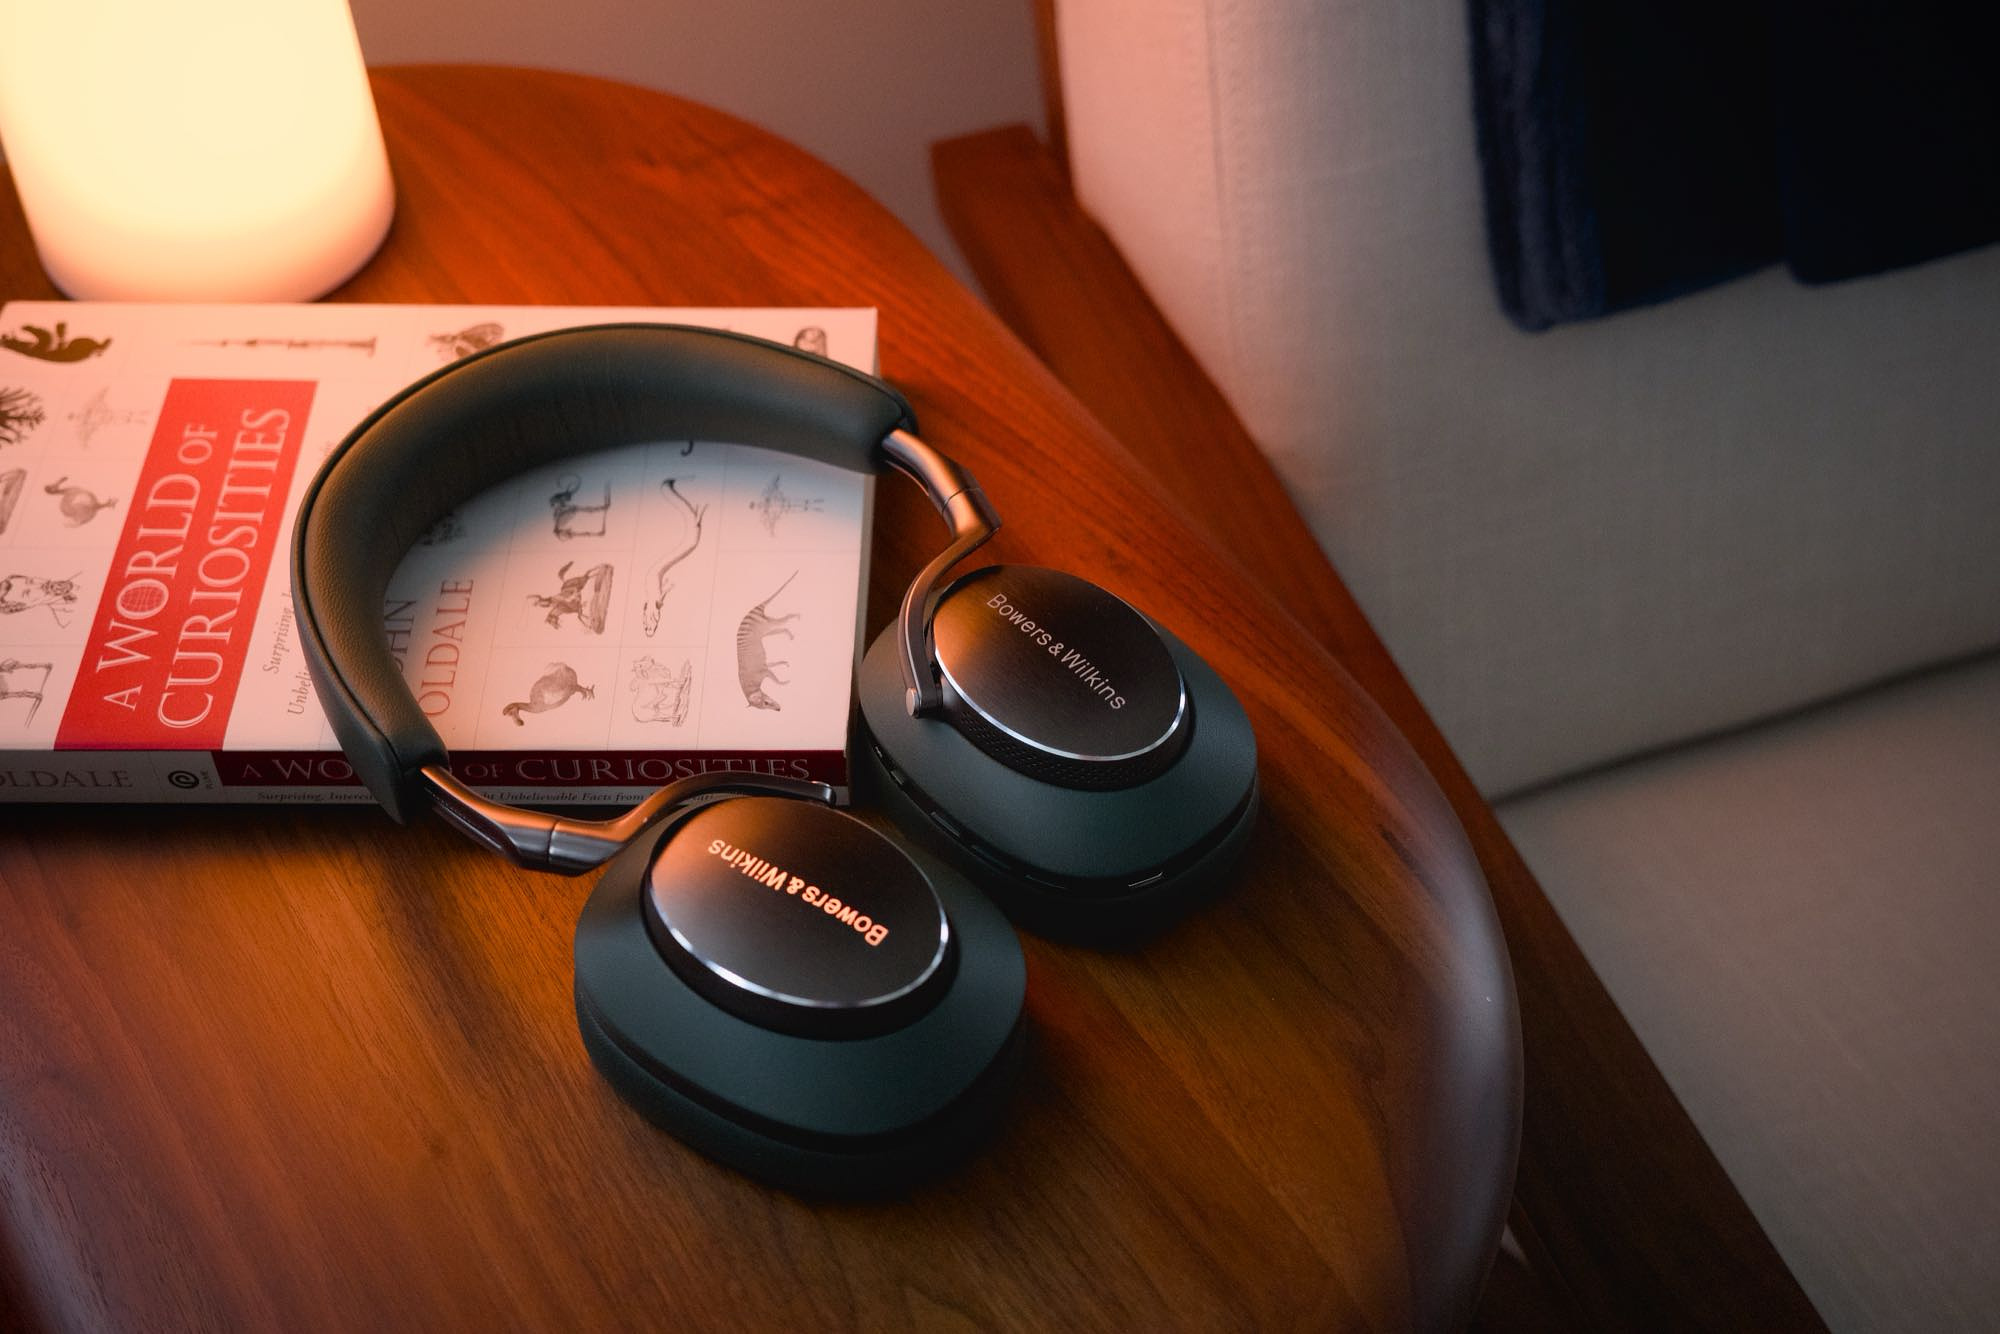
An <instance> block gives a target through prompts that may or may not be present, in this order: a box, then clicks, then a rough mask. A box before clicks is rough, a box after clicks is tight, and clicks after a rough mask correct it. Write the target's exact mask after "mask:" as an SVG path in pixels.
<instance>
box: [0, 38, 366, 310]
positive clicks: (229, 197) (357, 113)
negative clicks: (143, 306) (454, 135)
mask: <svg viewBox="0 0 2000 1334" xmlns="http://www.w3.org/2000/svg"><path fill="white" fill-rule="evenodd" d="M0 144H4V146H5V150H6V154H7V162H8V165H9V167H10V168H11V169H12V171H13V174H14V182H15V185H16V187H17V188H18V189H19V191H20V195H21V204H22V208H23V211H24V212H25V213H26V214H27V219H28V226H29V228H30V230H31V231H32V232H33V233H34V237H35V248H36V250H37V251H38V252H39V254H40V256H41V260H42V266H43V267H44V268H45V269H47V270H48V273H49V276H50V277H51V278H52V279H54V280H55V283H56V285H57V286H58V287H60V288H62V289H63V291H65V292H67V293H69V294H70V295H71V296H73V297H79V298H88V299H94V300H122V301H299V300H309V299H311V298H313V297H316V296H320V295H322V294H323V293H325V292H327V291H329V290H331V289H332V288H334V287H336V286H338V285H339V284H340V283H341V282H342V281H344V280H345V279H346V278H348V277H349V276H350V275H351V274H353V272H354V271H355V270H356V269H358V268H360V267H361V265H363V264H364V263H366V262H367V260H368V257H369V256H370V255H372V254H374V252H375V249H376V247H377V246H379V245H380V244H381V242H382V237H383V236H384V235H385V234H386V233H387V231H388V229H389V220H390V217H391V215H392V214H393V212H394V208H395V192H394V187H393V186H392V185H391V183H390V179H389V162H388V157H387V155H386V154H385V153H384V151H383V147H382V130H381V126H380V125H379V124H378V122H377V121H376V118H375V102H374V99H373V97H372V96H371V94H370V92H369V87H368V76H367V72H366V70H365V69H364V68H363V66H362V62H361V48H360V44H359V42H358V41H357V40H356V38H355V35H354V19H353V16H352V15H351V14H350V13H349V12H348V9H347V4H346V0H0Z"/></svg>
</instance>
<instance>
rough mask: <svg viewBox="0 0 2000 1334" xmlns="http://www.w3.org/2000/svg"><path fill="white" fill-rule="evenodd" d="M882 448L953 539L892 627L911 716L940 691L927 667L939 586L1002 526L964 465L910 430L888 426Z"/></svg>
mask: <svg viewBox="0 0 2000 1334" xmlns="http://www.w3.org/2000/svg"><path fill="white" fill-rule="evenodd" d="M882 453H883V456H884V457H886V458H887V459H888V460H889V462H890V464H891V465H892V466H894V467H895V469H896V470H897V471H898V472H900V473H903V474H904V475H905V476H907V477H909V478H911V479H912V480H914V481H915V482H916V483H917V485H918V486H921V487H922V488H923V489H924V494H925V495H927V496H929V497H930V499H931V504H932V505H934V506H936V507H937V511H938V513H939V514H942V515H943V516H944V519H945V522H946V523H948V524H950V525H951V545H950V546H948V547H946V548H945V549H944V550H943V551H941V552H939V553H938V555H937V556H936V557H935V558H934V559H933V560H932V561H931V563H930V564H928V565H926V566H924V568H923V571H922V573H920V574H918V575H917V577H916V579H915V580H913V581H912V582H911V584H910V587H909V589H908V590H907V591H906V592H905V593H904V594H903V605H902V607H901V608H900V610H899V611H898V612H897V616H896V631H897V636H898V638H899V639H900V641H901V645H902V668H903V707H904V708H906V709H908V710H909V711H910V715H911V716H912V717H917V716H920V715H923V714H926V713H934V712H936V711H937V710H938V709H940V708H942V707H943V705H944V692H943V689H942V687H940V686H939V684H938V680H937V676H936V674H935V673H933V672H932V671H931V642H930V635H931V612H932V611H933V610H935V608H936V606H937V599H938V591H939V586H940V585H942V584H943V582H944V576H945V575H946V574H947V573H949V572H950V570H951V567H952V566H954V565H956V564H958V563H959V562H960V561H962V560H964V559H965V557H966V556H967V555H968V554H970V553H971V552H972V551H973V550H974V549H976V548H977V547H979V546H980V545H981V544H982V543H984V542H985V541H986V539H988V538H989V537H992V536H993V534H994V533H996V532H998V531H999V530H1000V516H999V514H998V513H997V512H995V510H994V509H993V506H992V504H991V503H990V502H989V501H988V500H987V499H986V493H985V492H983V491H981V490H980V489H979V483H978V482H977V481H975V480H973V477H972V474H971V473H969V472H967V471H966V470H965V469H964V468H962V467H960V466H959V465H958V464H956V463H954V462H953V461H952V460H950V459H948V458H946V457H945V456H944V455H942V454H940V453H938V452H937V451H936V450H935V449H932V448H931V447H930V446H929V445H927V444H925V443H924V442H923V441H922V440H919V439H918V438H917V437H916V436H914V435H911V434H910V433H909V432H908V431H891V432H890V433H889V435H888V437H887V438H886V439H884V440H883V441H882Z"/></svg>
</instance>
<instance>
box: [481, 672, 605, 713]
mask: <svg viewBox="0 0 2000 1334" xmlns="http://www.w3.org/2000/svg"><path fill="white" fill-rule="evenodd" d="M572 695H581V696H583V697H584V698H585V699H596V698H597V690H596V688H595V687H593V686H587V685H583V684H582V683H580V682H579V681H578V680H577V679H576V669H575V668H574V667H571V666H570V665H569V664H568V663H566V662H552V663H550V664H549V665H548V670H546V671H544V672H543V673H542V674H541V675H540V676H538V677H536V678H535V683H534V684H533V685H531V686H529V687H528V697H527V698H526V699H524V700H516V701H515V702H514V703H512V704H509V705H507V706H506V707H505V708H503V709H501V710H500V712H501V713H503V714H505V715H506V716H507V717H509V718H512V719H513V720H514V726H516V727H525V726H527V724H526V723H524V722H523V721H522V720H521V715H522V714H524V713H547V712H548V711H549V710H550V709H559V708H561V707H562V706H563V705H565V704H567V703H569V700H570V696H572Z"/></svg>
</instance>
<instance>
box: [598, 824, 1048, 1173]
mask: <svg viewBox="0 0 2000 1334" xmlns="http://www.w3.org/2000/svg"><path fill="white" fill-rule="evenodd" d="M740 803H759V804H764V805H768V806H773V807H780V808H784V811H785V818H787V819H789V818H792V817H793V816H797V815H805V814H806V813H807V812H810V811H824V808H822V807H817V806H808V805H806V804H804V803H791V802H786V801H783V800H780V799H768V798H758V797H742V798H735V799H732V800H731V801H729V802H727V803H718V804H716V805H712V806H705V807H701V808H698V809H696V810H694V811H692V812H689V813H688V814H687V815H685V816H682V817H680V818H678V819H676V820H674V821H672V822H671V823H669V824H668V825H666V826H665V827H663V829H662V830H661V831H659V833H658V834H657V836H655V837H648V838H643V839H640V840H637V841H636V842H634V843H633V844H632V846H630V847H628V848H626V849H625V851H623V852H621V853H620V854H619V855H618V856H617V857H615V858H614V859H613V860H612V861H611V863H610V864H609V866H607V868H606V870H605V873H604V877H603V878H602V879H601V880H600V881H599V882H598V884H597V887H596V889H595V890H594V891H593V892H592V894H591V896H590V899H589V901H588V902H587V903H586V904H585V905H584V909H583V913H582V915H581V917H580V918H579V919H578V921H577V929H576V1007H577V1028H578V1030H579V1031H580V1032H581V1034H582V1036H583V1041H584V1046H585V1048H586V1049H587V1050H588V1051H589V1053H590V1058H591V1062H592V1063H593V1064H594V1065H595V1066H596V1067H597V1069H598V1071H599V1072H600V1073H601V1074H602V1075H603V1076H604V1078H605V1079H606V1080H607V1081H608V1082H609V1083H610V1084H611V1086H612V1087H613V1088H614V1089H616V1090H617V1091H618V1093H619V1094H620V1095H621V1096H623V1097H624V1098H625V1100H626V1101H627V1102H629V1103H630V1104H631V1105H632V1106H633V1107H635V1108H636V1109H637V1110H638V1111H640V1112H641V1113H642V1114H643V1115H645V1116H646V1117H647V1118H648V1119H650V1120H652V1121H653V1122H655V1123H656V1124H658V1125H660V1126H661V1127H663V1128H664V1129H666V1130H667V1131H668V1132H669V1133H671V1134H673V1135H674V1136H676V1137H677V1138H679V1139H681V1140H682V1141H684V1142H686V1143H687V1144H689V1145H690V1146H692V1147H693V1148H695V1149H697V1150H699V1151H700V1152H702V1153H705V1154H707V1155H709V1156H710V1157H712V1158H714V1159H716V1160H717V1161H719V1162H721V1163H724V1164H727V1165H728V1166H730V1167H733V1168H735V1169H737V1170H739V1171H742V1172H745V1173H747V1174H749V1175H751V1176H754V1177H757V1178H758V1179H760V1180H763V1181H768V1182H771V1183H772V1184H774V1185H778V1186H782V1187H785V1188H787V1189H791V1190H799V1191H806V1192H810V1193H816V1194H882V1193H885V1192H891V1191H896V1190H900V1189H904V1188H906V1187H908V1186H909V1185H910V1184H911V1183H913V1182H915V1181H917V1180H919V1179H921V1178H923V1177H925V1176H928V1175H930V1174H932V1173H935V1172H937V1171H941V1170H943V1169H945V1168H947V1167H949V1166H951V1165H952V1164H954V1163H956V1162H958V1161H959V1160H960V1159H962V1158H963V1157H964V1156H965V1155H966V1154H967V1153H968V1152H970V1151H971V1150H972V1149H973V1148H974V1147H975V1146H976V1145H977V1144H978V1143H979V1142H980V1140H982V1139H983V1138H984V1137H985V1136H987V1135H988V1134H990V1133H991V1131H992V1129H993V1127H994V1126H995V1124H996V1123H997V1122H998V1120H999V1119H1000V1116H1001V1114H1002V1113H1003V1112H1004V1110H1005V1108H1006V1106H1007V1102H1008V1098H1007V1094H1008V1090H1009V1088H1010V1087H1011V1085H1012V1081H1013V1077H1014V1075H1015V1073H1016V1072H1017V1071H1018V1069H1019V1067H1020V1065H1021V1062H1022V1056H1023V1051H1024V1048H1025V1040H1026V1039H1025V1030H1026V1022H1025V1018H1024V1014H1023V1000H1024V997H1025V995H1026V989H1027V966H1026V963H1025V961H1024V960H1023V959H1022V956H1021V947H1020V942H1019V941H1018V940H1017V939H1016V937H1015V935H1014V932H1013V928H1012V927H1011V926H1009V925H1008V923H1007V919H1006V918H1004V917H1003V916H1001V915H1000V912H999V911H998V910H997V909H996V908H995V907H994V906H993V905H992V903H990V902H989V901H988V900H987V899H986V898H985V896H983V895H982V894H980V893H979V891H978V890H976V889H974V888H973V887H972V886H971V885H970V884H968V883H967V882H966V881H965V879H964V878H963V877H962V876H961V875H959V874H958V873H957V872H956V871H955V870H954V869H953V868H951V867H950V866H947V865H945V864H944V863H943V862H941V861H939V860H938V859H937V858H935V857H933V856H931V855H929V854H928V853H926V852H924V851H922V850H921V849H916V848H904V847H903V846H901V845H898V844H894V843H891V842H890V841H888V840H889V837H890V836H889V835H888V834H887V833H886V822H882V825H881V826H880V827H878V826H877V825H875V824H873V823H870V822H869V821H866V820H858V819H856V818H855V817H852V816H848V815H844V814H842V815H838V816H836V818H837V819H838V820H841V821H845V822H847V823H850V824H855V825H856V826H857V827H860V826H863V825H865V826H866V828H863V829H862V832H863V833H864V834H868V835H870V836H871V837H874V838H876V839H877V840H878V842H879V843H880V846H881V848H883V849H886V850H888V851H889V852H891V853H893V854H894V855H895V856H896V857H897V858H901V859H903V860H905V861H907V862H908V863H909V864H910V865H911V866H912V868H913V869H914V870H915V871H916V872H917V873H918V874H919V876H920V878H921V879H922V880H923V881H925V882H927V883H928V885H929V887H930V890H931V892H933V893H934V894H935V902H936V903H937V904H938V905H940V909H941V911H940V916H941V917H942V918H943V919H944V920H945V921H947V922H948V923H949V927H950V932H951V939H952V942H953V943H952V947H951V951H950V958H949V959H948V961H947V963H946V966H945V967H944V969H943V970H941V971H940V972H934V973H931V974H929V977H930V978H931V979H934V980H930V981H927V982H926V983H925V984H923V985H924V986H934V987H936V988H937V990H936V991H935V993H934V994H930V995H929V999H928V1004H927V1005H925V1006H923V1007H921V1008H909V1009H905V1010H903V1012H902V1023H901V1024H900V1026H899V1027H893V1028H888V1029H886V1030H884V1031H879V1032H873V1033H870V1034H867V1035H863V1036H853V1037H829V1036H811V1035H805V1034H800V1033H794V1032H782V1031H779V1030H777V1029H774V1028H771V1027H768V1026H766V1025H765V1024H762V1023H758V1022H754V1021H753V1020H751V1019H747V1018H744V1017H742V1016H741V1015H738V1014H734V1013H731V1012H730V1011H729V1010H728V1009H725V1008H724V1007H723V1006H722V1005H720V1004H717V1003H716V1002H715V1001H714V1000H712V999H711V998H710V996H709V995H704V994H703V993H702V992H701V991H697V990H696V989H695V988H694V987H693V986H691V985H690V984H689V982H688V980H687V979H686V977H684V976H683V974H682V973H681V972H679V971H677V970H676V969H675V968H674V967H672V966H670V965H669V963H668V962H667V956H666V955H665V954H663V953H662V950H661V947H660V946H659V945H658V944H657V943H656V941H655V936H654V930H653V929H652V928H649V925H648V920H649V919H648V914H649V912H650V911H651V909H650V908H649V903H648V901H649V899H650V896H651V889H650V884H649V881H650V874H649V873H650V870H651V868H652V866H653V865H654V864H655V861H656V859H657V858H664V857H673V856H678V855H679V852H678V850H673V851H670V849H672V848H673V845H674V844H677V843H679V842H680V841H681V840H683V839H687V838H693V839H694V840H697V841H696V842H695V847H694V850H695V852H696V853H698V854H699V855H700V856H703V857H709V856H710V855H711V854H709V853H708V852H707V851H706V849H707V847H708V844H709V842H710V841H712V839H714V838H715V837H717V835H715V834H714V833H713V832H712V827H711V829H710V830H709V831H704V830H703V829H701V828H699V827H695V823H696V821H697V820H700V819H702V817H703V816H705V815H708V814H709V813H711V812H713V813H718V814H719V813H720V812H721V811H723V810H726V809H727V808H728V807H729V806H732V805H737V804H740ZM775 814H777V812H766V813H764V814H763V815H759V816H758V817H757V821H756V822H757V823H759V824H764V823H768V820H769V818H770V817H771V816H773V815H775ZM808 818H810V817H808ZM746 842H747V835H746ZM857 846H866V845H865V844H857ZM787 855H791V854H789V853H788V854H787ZM729 874H732V875H735V876H736V877H737V880H738V881H739V882H740V892H741V893H742V894H745V895H750V896H752V897H753V898H754V897H755V896H757V895H763V896H766V897H767V898H771V897H778V895H779V892H778V891H777V890H776V889H774V888H773V887H771V886H769V885H767V884H765V883H763V882H761V881H753V880H752V879H750V878H749V877H747V876H744V875H742V874H741V873H740V872H736V871H730V872H729ZM864 878H866V877H864ZM786 884H787V886H789V884H790V881H789V879H787V881H786ZM802 892H803V891H802ZM782 898H783V902H782V903H781V904H780V905H779V906H782V907H784V908H786V909H788V910H796V912H797V913H798V914H801V915H802V914H805V913H814V914H817V915H818V916H819V917H821V918H830V921H829V923H828V924H829V925H834V926H839V928H840V930H842V931H845V932H847V933H848V935H849V936H854V937H856V938H857V939H860V941H861V948H862V949H868V948H870V947H869V946H868V945H867V944H866V941H865V937H864V936H863V933H861V932H857V931H856V930H855V929H854V925H853V924H852V923H848V924H842V923H840V922H839V913H838V912H836V913H833V914H827V913H825V912H823V911H821V910H820V909H819V908H817V907H807V906H806V905H804V904H802V903H799V902H797V901H795V900H793V899H792V898H791V896H790V895H789V894H788V893H787V894H784V895H783V896H782ZM918 904H919V906H921V899H919V900H918ZM916 916H917V918H918V920H922V916H923V915H922V913H917V914H916ZM857 920H858V912H857ZM897 929H898V926H897V924H895V923H892V924H891V925H890V928H889V935H888V936H887V937H885V938H884V941H883V945H884V946H886V945H887V943H888V941H889V940H891V939H894V938H895V932H896V930H897ZM838 943H839V944H841V945H847V944H850V943H851V942H848V941H845V940H841V941H839V942H838ZM876 1017H877V1018H879V1016H876Z"/></svg>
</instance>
